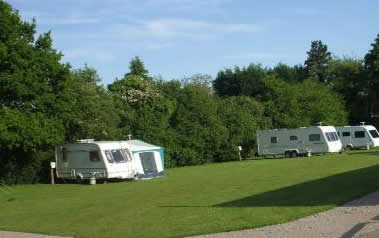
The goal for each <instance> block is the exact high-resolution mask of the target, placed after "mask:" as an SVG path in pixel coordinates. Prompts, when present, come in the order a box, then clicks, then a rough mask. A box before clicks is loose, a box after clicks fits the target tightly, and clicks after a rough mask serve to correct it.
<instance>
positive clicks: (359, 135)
mask: <svg viewBox="0 0 379 238" xmlns="http://www.w3.org/2000/svg"><path fill="white" fill-rule="evenodd" d="M354 136H355V138H365V131H355V132H354Z"/></svg>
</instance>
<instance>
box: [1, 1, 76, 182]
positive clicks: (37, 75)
mask: <svg viewBox="0 0 379 238" xmlns="http://www.w3.org/2000/svg"><path fill="white" fill-rule="evenodd" d="M35 27H36V23H35V21H33V22H25V21H22V20H21V18H20V16H19V15H18V13H17V12H16V11H13V9H12V7H11V6H10V5H9V4H7V3H6V2H4V1H0V115H1V116H0V118H1V120H0V164H1V165H2V166H0V182H5V183H25V182H29V183H30V182H36V181H38V173H39V171H40V169H41V168H40V165H41V163H42V161H41V160H42V158H41V157H40V156H39V155H40V152H44V151H49V150H50V149H51V148H53V146H54V145H56V144H58V143H61V142H63V140H64V136H63V135H64V129H63V125H62V121H61V118H60V116H61V114H62V113H63V112H64V111H66V110H69V108H68V107H67V105H66V102H65V101H64V100H62V98H63V97H62V93H61V92H62V91H63V90H62V89H63V87H64V85H65V82H66V80H67V79H68V78H69V69H70V68H69V66H68V65H64V64H61V63H60V60H61V57H62V55H61V54H60V53H58V52H57V51H56V50H55V49H54V48H53V47H52V39H51V36H50V33H49V32H48V33H44V34H42V35H40V36H39V37H38V38H37V40H35V38H34V34H35V32H36V30H35Z"/></svg>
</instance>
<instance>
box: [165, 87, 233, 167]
mask: <svg viewBox="0 0 379 238" xmlns="http://www.w3.org/2000/svg"><path fill="white" fill-rule="evenodd" d="M177 101H178V105H177V107H176V111H175V113H174V115H173V117H172V119H171V121H170V123H171V126H172V128H173V129H174V130H175V132H176V138H175V139H176V145H175V148H174V151H173V153H172V154H173V155H172V157H173V158H172V160H173V162H175V163H176V164H175V165H176V166H187V165H197V164H204V163H209V162H214V161H219V160H220V157H219V155H220V154H221V152H220V151H221V148H222V146H223V145H225V144H226V138H227V130H226V128H225V126H224V125H223V124H222V121H221V120H220V118H219V117H218V114H217V111H218V105H219V104H218V100H217V98H216V97H214V95H213V94H211V93H210V92H209V89H208V88H206V87H203V86H201V85H198V84H190V85H187V86H185V87H184V88H183V90H182V91H181V93H180V94H179V96H178V98H177Z"/></svg>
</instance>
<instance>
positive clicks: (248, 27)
mask: <svg viewBox="0 0 379 238" xmlns="http://www.w3.org/2000/svg"><path fill="white" fill-rule="evenodd" d="M263 29H264V28H263V27H262V26H259V25H256V24H226V23H212V22H206V21H196V20H191V19H180V18H168V19H155V20H150V21H140V22H137V23H136V24H134V25H131V24H128V25H118V26H116V29H114V31H116V32H121V33H122V34H123V35H124V36H127V37H136V36H137V37H140V36H149V37H154V38H158V39H174V38H192V39H209V38H211V37H212V36H215V35H219V34H230V33H255V32H258V31H262V30H263Z"/></svg>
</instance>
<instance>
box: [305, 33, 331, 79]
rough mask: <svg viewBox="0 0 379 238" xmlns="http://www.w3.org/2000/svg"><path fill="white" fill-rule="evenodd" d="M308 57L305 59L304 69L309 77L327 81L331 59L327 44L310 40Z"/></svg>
mask: <svg viewBox="0 0 379 238" xmlns="http://www.w3.org/2000/svg"><path fill="white" fill-rule="evenodd" d="M307 54H308V58H307V59H306V60H305V62H304V64H305V69H306V72H307V74H308V76H309V77H312V78H314V79H316V80H318V81H320V82H323V83H327V82H328V77H327V70H328V66H329V63H330V60H331V59H332V57H331V53H330V52H329V51H328V46H327V45H324V44H323V43H322V41H320V40H318V41H312V43H311V49H310V50H309V51H308V52H307Z"/></svg>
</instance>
